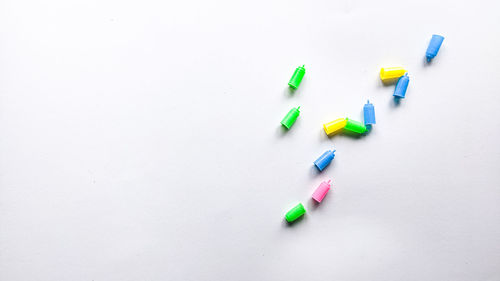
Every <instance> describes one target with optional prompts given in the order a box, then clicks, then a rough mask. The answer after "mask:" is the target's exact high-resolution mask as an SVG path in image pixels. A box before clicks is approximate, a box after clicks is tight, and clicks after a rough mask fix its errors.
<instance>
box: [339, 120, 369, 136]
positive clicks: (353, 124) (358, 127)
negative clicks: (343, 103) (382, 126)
mask: <svg viewBox="0 0 500 281" xmlns="http://www.w3.org/2000/svg"><path fill="white" fill-rule="evenodd" d="M346 120H347V123H346V124H345V127H344V129H345V130H347V131H351V132H354V133H358V134H362V133H364V132H366V126H365V125H363V123H361V122H359V121H355V120H351V119H349V118H346Z"/></svg>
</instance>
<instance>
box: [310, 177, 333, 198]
mask: <svg viewBox="0 0 500 281" xmlns="http://www.w3.org/2000/svg"><path fill="white" fill-rule="evenodd" d="M330 182H331V180H328V182H326V181H324V182H322V183H321V184H320V185H319V186H318V188H316V190H315V191H314V193H313V195H312V198H313V199H314V200H315V201H316V202H318V203H321V201H323V198H325V196H326V194H327V193H328V191H329V190H330Z"/></svg>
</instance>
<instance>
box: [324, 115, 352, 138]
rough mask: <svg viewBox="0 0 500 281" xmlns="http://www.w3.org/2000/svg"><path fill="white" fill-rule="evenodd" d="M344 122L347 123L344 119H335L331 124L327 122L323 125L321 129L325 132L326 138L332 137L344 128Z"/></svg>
mask: <svg viewBox="0 0 500 281" xmlns="http://www.w3.org/2000/svg"><path fill="white" fill-rule="evenodd" d="M346 122H347V120H346V119H345V118H339V119H335V120H333V121H332V122H328V123H325V124H323V129H324V130H325V133H326V134H327V135H328V136H330V135H333V134H335V133H338V132H340V130H342V128H344V127H345V123H346Z"/></svg>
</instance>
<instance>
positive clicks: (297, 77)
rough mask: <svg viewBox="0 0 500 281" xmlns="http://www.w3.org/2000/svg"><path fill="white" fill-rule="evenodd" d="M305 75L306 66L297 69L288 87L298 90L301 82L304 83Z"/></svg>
mask: <svg viewBox="0 0 500 281" xmlns="http://www.w3.org/2000/svg"><path fill="white" fill-rule="evenodd" d="M305 74H306V69H305V68H304V66H299V67H297V68H296V69H295V72H294V73H293V75H292V78H290V82H288V86H290V87H291V88H293V89H297V88H298V87H299V85H300V82H302V78H304V75H305Z"/></svg>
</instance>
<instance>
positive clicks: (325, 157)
mask: <svg viewBox="0 0 500 281" xmlns="http://www.w3.org/2000/svg"><path fill="white" fill-rule="evenodd" d="M334 152H335V150H334V151H331V150H327V151H326V152H325V153H323V154H322V155H321V156H320V157H319V158H318V159H316V161H314V166H316V168H318V170H320V171H323V169H324V168H326V166H328V164H330V162H332V160H333V158H335V153H334Z"/></svg>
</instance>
